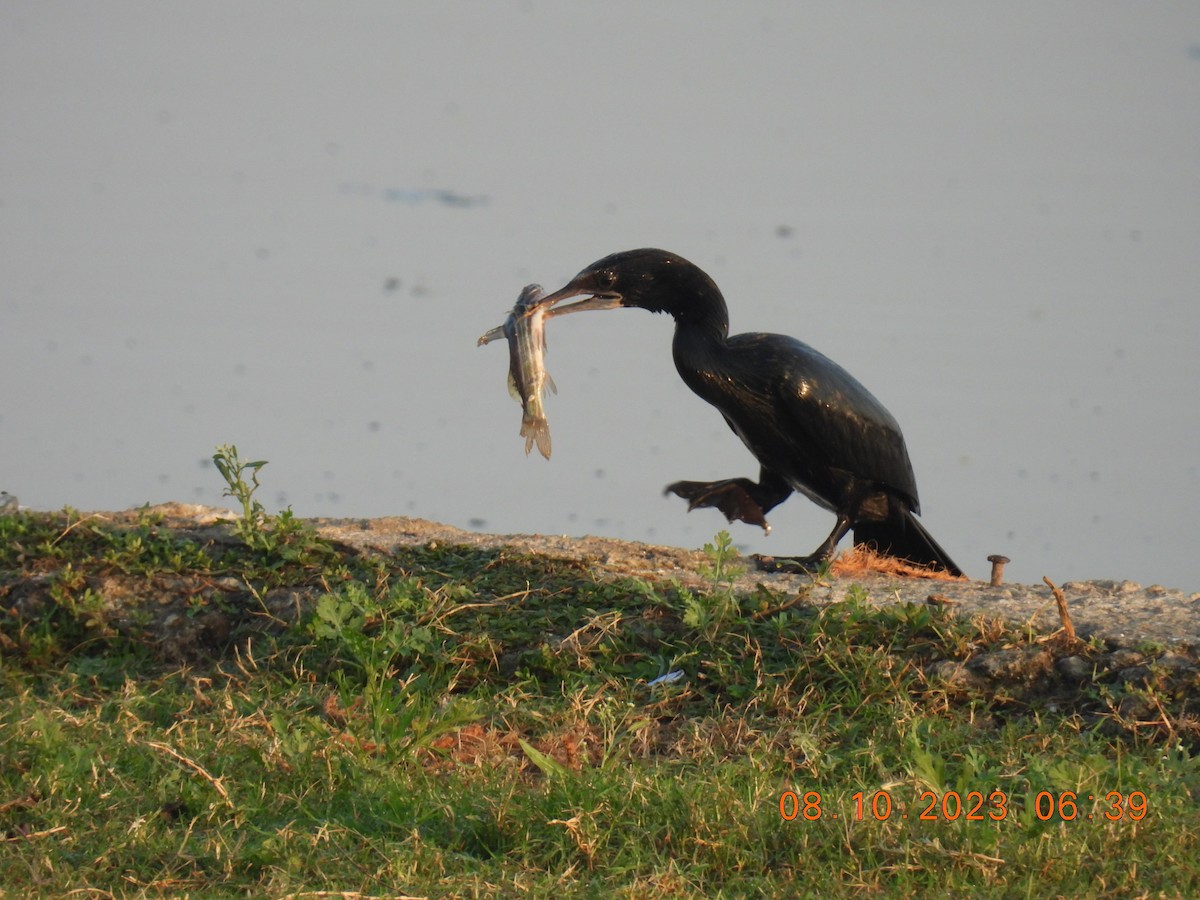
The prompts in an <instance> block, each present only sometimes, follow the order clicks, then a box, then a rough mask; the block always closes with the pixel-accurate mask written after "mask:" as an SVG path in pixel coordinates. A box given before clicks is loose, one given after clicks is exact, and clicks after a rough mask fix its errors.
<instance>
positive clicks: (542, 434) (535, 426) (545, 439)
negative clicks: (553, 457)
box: [521, 416, 550, 459]
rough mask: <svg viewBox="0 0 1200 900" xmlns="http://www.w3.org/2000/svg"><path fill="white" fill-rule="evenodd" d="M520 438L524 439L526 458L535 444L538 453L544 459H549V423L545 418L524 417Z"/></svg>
mask: <svg viewBox="0 0 1200 900" xmlns="http://www.w3.org/2000/svg"><path fill="white" fill-rule="evenodd" d="M521 437H523V438H525V455H526V456H528V455H529V451H530V450H532V449H533V445H534V443H535V442H536V443H537V448H538V452H539V453H541V454H542V456H544V457H546V459H549V458H550V423H549V422H547V421H546V417H545V416H526V417H525V418H524V419H522V420H521Z"/></svg>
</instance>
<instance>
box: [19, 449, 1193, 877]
mask: <svg viewBox="0 0 1200 900" xmlns="http://www.w3.org/2000/svg"><path fill="white" fill-rule="evenodd" d="M234 459H236V453H235V454H234ZM251 465H254V464H251ZM230 471H234V469H233V468H231V470H230ZM251 471H253V472H257V468H254V469H251ZM245 496H246V501H247V506H246V508H247V510H249V513H248V516H249V520H248V519H247V518H245V517H244V518H243V521H242V523H241V524H240V525H238V524H232V525H230V526H228V527H227V528H226V530H225V535H224V537H221V538H220V539H215V538H213V537H212V536H211V535H208V536H195V535H189V534H186V533H182V532H175V531H172V530H171V529H169V528H166V527H165V526H163V525H162V524H161V523H160V522H157V521H156V520H154V518H153V517H151V516H149V515H146V516H142V517H140V518H138V519H137V520H136V521H132V522H122V523H111V522H105V521H103V520H100V519H94V518H86V517H82V516H80V515H79V514H77V513H74V512H72V511H69V510H68V511H65V512H64V513H62V514H54V515H35V514H28V513H25V514H18V515H14V516H8V517H0V653H2V656H3V660H2V662H0V892H4V891H7V892H8V895H9V896H14V897H16V896H20V897H26V896H61V895H65V894H67V893H69V892H71V891H79V892H82V893H81V895H85V896H86V895H93V894H94V895H98V896H104V895H105V894H106V893H111V894H113V895H121V896H161V895H171V896H182V895H191V896H238V895H241V896H289V895H291V896H301V897H302V896H318V895H320V894H321V892H325V895H326V896H328V895H329V893H337V894H339V895H345V896H359V895H361V896H397V895H404V894H408V895H413V896H430V897H440V896H466V897H472V896H517V895H521V896H534V897H551V896H562V895H583V896H617V897H639V898H640V897H678V896H697V897H722V896H725V897H740V896H787V897H790V896H804V895H813V894H817V893H819V894H822V895H833V896H839V895H853V894H859V893H887V894H889V895H892V894H894V895H909V896H916V895H927V894H938V895H944V894H950V895H955V894H957V895H973V896H975V895H979V896H997V897H999V896H1004V897H1011V896H1046V895H1060V896H1097V895H1100V896H1129V895H1139V896H1140V895H1150V896H1157V895H1159V894H1164V895H1166V896H1188V895H1196V894H1198V893H1200V873H1198V866H1197V864H1196V861H1195V848H1196V846H1197V840H1198V838H1200V804H1198V803H1197V799H1200V766H1198V764H1197V761H1196V757H1195V755H1194V754H1195V750H1196V746H1195V742H1194V735H1195V732H1194V729H1193V730H1189V727H1188V726H1189V723H1190V722H1193V721H1194V720H1193V719H1191V718H1189V716H1190V712H1189V710H1190V708H1191V704H1192V703H1193V700H1194V696H1195V685H1194V684H1183V685H1181V684H1180V683H1179V682H1178V679H1175V680H1172V679H1171V678H1169V677H1168V675H1167V673H1157V672H1155V671H1154V670H1153V668H1152V667H1151V671H1150V672H1149V674H1148V675H1147V676H1146V677H1145V678H1144V679H1143V680H1141V681H1139V682H1136V683H1135V682H1130V681H1122V680H1121V679H1119V678H1116V677H1108V676H1103V677H1099V678H1098V679H1097V680H1095V681H1093V682H1089V683H1088V684H1086V685H1071V684H1065V683H1063V682H1061V681H1060V680H1059V679H1057V677H1056V676H1054V675H1053V674H1051V675H1049V676H1046V677H1043V678H1040V679H1023V678H1020V677H1014V678H1013V679H1012V680H1010V681H1004V682H996V683H994V684H992V685H990V686H989V687H987V688H979V687H976V688H973V689H970V690H968V689H964V688H961V687H953V686H950V685H947V684H946V683H943V682H942V681H940V680H939V679H937V678H936V677H934V676H932V675H930V674H929V671H930V667H931V666H932V665H934V664H935V663H937V662H939V661H942V660H963V659H966V658H968V657H969V656H970V655H972V654H975V653H979V652H985V651H988V650H995V649H1000V648H1005V647H1015V648H1030V647H1036V646H1041V647H1043V648H1049V649H1050V650H1052V652H1054V653H1055V654H1056V655H1062V653H1063V652H1065V651H1063V650H1061V648H1058V647H1057V645H1056V644H1055V643H1054V642H1053V641H1051V642H1043V643H1042V644H1040V645H1038V644H1035V643H1034V642H1035V641H1036V640H1037V636H1036V635H1029V634H1027V633H1026V632H1024V631H1023V630H1020V629H1017V630H1011V629H1007V628H1005V627H1003V626H1002V625H1000V624H998V623H995V622H989V621H983V620H979V621H975V622H964V621H960V620H956V619H955V618H953V617H952V616H950V615H948V614H946V613H944V612H942V611H939V610H938V609H936V608H933V607H916V606H902V607H892V608H885V609H875V608H873V607H872V606H871V605H870V604H868V603H867V602H865V599H866V598H865V592H861V591H860V592H857V593H856V596H855V597H853V598H852V599H851V600H849V601H847V602H845V603H841V604H837V605H834V606H831V607H828V608H824V609H817V608H815V607H813V606H810V605H808V604H806V603H805V602H804V598H803V597H792V596H780V595H776V594H772V593H770V592H768V591H765V590H760V591H759V592H758V593H756V594H753V595H750V596H738V595H735V594H733V593H732V591H731V589H730V587H729V584H730V579H731V565H730V564H731V559H732V550H731V549H730V547H729V545H728V541H727V539H726V540H723V539H722V537H721V536H718V538H717V540H716V541H715V542H714V543H713V545H711V546H710V547H709V556H710V558H711V560H712V566H711V567H710V569H709V570H708V572H707V577H709V578H710V579H711V582H712V587H711V590H709V591H707V592H691V591H686V590H683V589H681V588H679V587H677V586H674V585H671V584H648V583H645V582H641V581H634V580H615V581H614V580H598V579H597V578H595V577H593V575H592V573H591V572H590V571H589V569H588V568H587V567H586V566H585V565H582V564H580V563H577V562H570V561H562V560H554V559H547V558H544V557H534V556H527V555H522V554H519V553H515V552H508V551H491V550H489V551H481V550H477V549H471V548H466V547H446V546H439V547H436V548H417V549H413V550H409V551H401V552H399V553H398V554H397V555H396V556H394V557H392V556H363V555H358V554H354V553H352V552H349V551H344V550H338V549H337V548H335V547H333V546H331V545H329V544H328V543H327V542H324V541H322V540H321V539H320V538H319V537H317V536H316V535H315V533H313V532H312V531H311V529H308V528H307V526H306V525H305V524H304V523H302V522H299V521H298V520H295V519H291V518H290V514H289V515H288V516H287V517H286V519H285V518H284V517H271V516H266V515H265V514H264V513H262V511H261V508H255V507H254V505H253V503H252V501H249V499H248V497H249V495H248V494H247V495H245ZM247 521H249V524H247ZM114 586H116V587H114ZM118 588H119V590H121V591H124V592H125V594H126V600H125V602H124V603H123V604H122V605H121V608H120V609H118V608H116V606H114V604H113V602H112V596H113V593H112V592H113V591H114V590H117V589H118ZM289 592H290V593H289ZM285 595H286V596H291V595H295V596H298V597H301V598H303V602H302V603H301V604H300V605H299V607H298V608H299V609H300V610H301V612H300V614H299V615H287V614H285V613H284V612H283V610H284V609H288V608H291V607H287V606H286V604H275V605H273V602H272V600H273V598H275V597H280V596H285ZM164 609H166V610H168V612H166V613H164V612H163V610H164ZM172 615H176V616H177V618H176V619H172V618H171V617H172ZM171 622H177V623H178V622H182V623H183V625H182V626H179V627H184V628H185V631H184V634H185V635H193V634H198V635H202V636H204V637H203V640H200V641H199V643H196V642H194V641H191V640H190V639H189V640H164V638H163V631H164V630H169V627H176V626H173V625H170V623H171ZM196 622H200V623H207V624H205V625H204V626H203V628H199V630H196V631H194V632H193V631H187V630H186V627H188V626H190V625H191V624H193V623H196ZM1072 652H1074V653H1076V654H1077V655H1084V656H1085V657H1087V658H1093V657H1095V658H1098V657H1099V654H1100V649H1099V648H1094V647H1093V648H1084V649H1082V650H1080V649H1078V648H1076V649H1075V650H1073V651H1072ZM675 670H682V671H683V673H684V676H683V677H682V678H681V679H679V680H678V681H676V682H674V683H671V684H664V685H660V686H655V687H649V686H648V684H647V683H648V682H649V681H651V680H653V679H655V678H656V677H658V676H660V675H663V674H665V673H668V672H672V671H675ZM1160 675H1161V677H1160ZM1147 710H1151V711H1156V712H1155V713H1154V715H1149V714H1148V713H1147V712H1146V711H1147ZM788 791H791V792H794V795H795V797H794V798H793V797H792V796H791V795H788V796H787V797H785V803H784V807H785V808H784V811H785V812H787V813H789V814H791V813H796V815H794V818H791V820H785V818H784V817H783V816H782V815H781V810H780V800H781V796H783V795H784V794H785V792H788ZM885 791H886V796H887V798H888V799H890V802H891V809H890V814H889V815H888V816H887V817H886V820H883V821H880V820H877V819H876V817H875V815H873V813H872V801H874V802H875V809H876V810H877V811H882V810H883V805H884V803H885V800H884V795H883V794H882V793H881V792H885ZM811 792H815V794H814V793H811ZM860 792H861V794H862V797H863V803H864V816H863V818H862V820H859V819H858V817H857V816H856V815H855V812H856V801H855V795H856V794H859V793H860ZM951 792H953V793H954V795H955V796H957V797H958V798H959V799H960V800H962V801H963V804H964V805H963V809H962V811H961V813H957V812H956V807H955V805H954V799H953V798H952V797H950V795H951ZM995 792H1001V793H1002V794H1003V807H1002V808H1001V807H1000V806H999V803H1000V799H999V795H998V794H996V793H995ZM1042 792H1048V793H1046V794H1042ZM1066 792H1073V793H1074V794H1075V795H1076V797H1077V808H1076V816H1077V817H1076V818H1074V819H1073V820H1064V819H1063V818H1062V816H1060V815H1058V812H1059V811H1060V810H1065V811H1066V812H1067V813H1068V815H1069V814H1070V813H1071V809H1072V808H1071V805H1070V803H1069V802H1067V803H1061V801H1063V800H1067V801H1069V800H1070V799H1071V798H1070V795H1069V794H1067V793H1066ZM1110 792H1118V793H1119V795H1120V798H1119V799H1120V800H1121V806H1120V807H1119V811H1120V816H1119V817H1118V818H1117V819H1116V820H1115V821H1108V820H1107V819H1105V818H1104V812H1105V811H1106V810H1109V809H1111V807H1110V805H1108V804H1106V803H1105V802H1104V801H1102V800H1101V801H1094V802H1089V801H1087V799H1086V798H1087V796H1088V795H1089V794H1090V795H1092V796H1095V797H1100V798H1103V797H1104V795H1106V794H1109V793H1110ZM1135 792H1139V793H1140V795H1142V796H1144V798H1145V800H1146V804H1145V806H1144V807H1142V806H1141V800H1140V797H1139V796H1138V794H1137V793H1135ZM976 793H978V794H979V795H981V796H980V797H979V798H978V799H977V800H976V798H975V796H974V795H975V794H976ZM816 794H819V802H816V801H817V797H816ZM1039 794H1042V796H1041V799H1040V800H1039V799H1038V798H1039ZM1130 795H1133V802H1132V804H1131V802H1130ZM806 799H807V800H808V801H809V804H808V806H805V800H806ZM931 799H932V801H933V808H934V811H936V815H935V816H934V817H933V819H932V820H922V819H921V818H920V817H919V814H920V813H921V812H922V810H924V809H925V808H926V807H928V806H930V800H931ZM793 800H796V801H799V804H798V805H797V804H796V803H795V802H793ZM943 800H945V802H946V806H945V808H944V811H943V807H942V801H943ZM1051 801H1053V804H1052V806H1051ZM973 803H975V804H976V805H977V807H978V808H977V809H976V810H975V813H976V815H975V816H973V817H972V820H970V821H968V820H967V812H968V809H969V808H970V807H971V805H972V804H973ZM1110 803H1111V801H1110ZM1039 804H1040V806H1039ZM805 812H807V813H808V818H806V817H805ZM944 812H947V813H949V814H950V815H951V816H953V817H954V820H953V821H949V820H947V817H946V815H945V814H944ZM1039 812H1040V813H1042V815H1041V816H1039ZM1142 813H1144V815H1143V814H1142ZM1110 814H1111V813H1110ZM835 816H836V818H835ZM904 816H906V818H905V817H904ZM1089 816H1090V818H1088V817H1089Z"/></svg>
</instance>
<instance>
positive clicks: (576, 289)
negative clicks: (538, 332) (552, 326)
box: [538, 281, 621, 317]
mask: <svg viewBox="0 0 1200 900" xmlns="http://www.w3.org/2000/svg"><path fill="white" fill-rule="evenodd" d="M584 294H591V296H590V297H587V298H585V299H583V300H578V301H576V302H575V303H568V304H567V305H566V306H560V307H559V308H558V309H552V310H550V311H549V312H548V313H546V316H547V317H550V316H565V315H566V314H567V313H573V312H585V311H587V310H589V309H616V308H617V307H619V306H620V305H621V295H620V294H597V293H592V292H591V290H590V289H589V288H587V287H585V286H581V285H578V284H576V283H575V282H574V281H572V282H571V283H570V284H568V285H567V286H566V287H564V288H560V289H559V290H557V291H555V292H554V293H553V294H547V295H546V296H545V297H543V298H542V300H541V303H539V304H538V305H539V306H541V305H543V304H544V305H546V306H553V305H554V304H556V303H560V302H562V301H563V300H566V299H568V298H570V297H579V296H582V295H584Z"/></svg>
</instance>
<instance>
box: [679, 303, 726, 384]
mask: <svg viewBox="0 0 1200 900" xmlns="http://www.w3.org/2000/svg"><path fill="white" fill-rule="evenodd" d="M721 311H722V312H724V304H722V310H721ZM728 337H729V324H728V322H727V320H726V319H725V317H724V316H723V315H721V316H708V317H702V318H695V317H682V316H676V317H675V338H674V340H673V341H672V343H671V355H672V356H673V357H674V359H675V368H676V370H677V371H678V372H679V375H680V377H681V378H682V379H683V380H684V382H685V383H686V384H687V386H688V387H690V388H691V389H692V390H693V391H695V392H696V393H697V394H699V395H700V396H701V397H704V398H705V399H707V400H709V402H715V400H716V397H715V395H714V393H713V392H714V391H719V389H720V388H719V386H718V382H722V381H724V380H725V379H726V372H725V368H726V365H727V364H728V362H729V361H728V359H727V358H726V357H727V353H726V352H725V351H726V346H727V343H726V342H727V338H728Z"/></svg>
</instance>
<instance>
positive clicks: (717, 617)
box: [680, 531, 745, 639]
mask: <svg viewBox="0 0 1200 900" xmlns="http://www.w3.org/2000/svg"><path fill="white" fill-rule="evenodd" d="M704 555H705V556H707V557H708V562H707V563H705V564H703V565H701V567H700V574H701V575H703V576H704V577H705V578H707V579H708V580H709V582H710V583H711V585H712V587H711V589H710V590H709V591H707V592H706V593H703V594H696V593H694V592H693V591H690V590H687V589H686V588H681V589H680V596H681V597H682V599H683V623H684V624H685V625H688V626H690V627H692V628H696V629H698V630H699V631H701V632H703V633H704V634H705V635H706V636H707V637H709V638H710V639H711V638H712V637H714V636H715V635H716V634H717V632H718V631H720V629H722V628H723V627H725V626H726V625H728V624H729V622H731V621H733V620H734V619H736V618H738V616H740V614H741V603H740V601H739V600H738V597H737V595H736V594H735V593H734V582H735V581H736V580H737V577H738V576H739V575H741V574H742V572H744V571H745V569H744V568H743V567H742V566H739V565H735V564H734V560H736V559H737V558H738V552H737V549H736V548H735V547H734V546H733V539H732V538H731V537H730V536H729V532H728V531H719V532H717V534H716V536H715V537H714V538H713V540H712V542H711V543H708V544H705V545H704Z"/></svg>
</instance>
